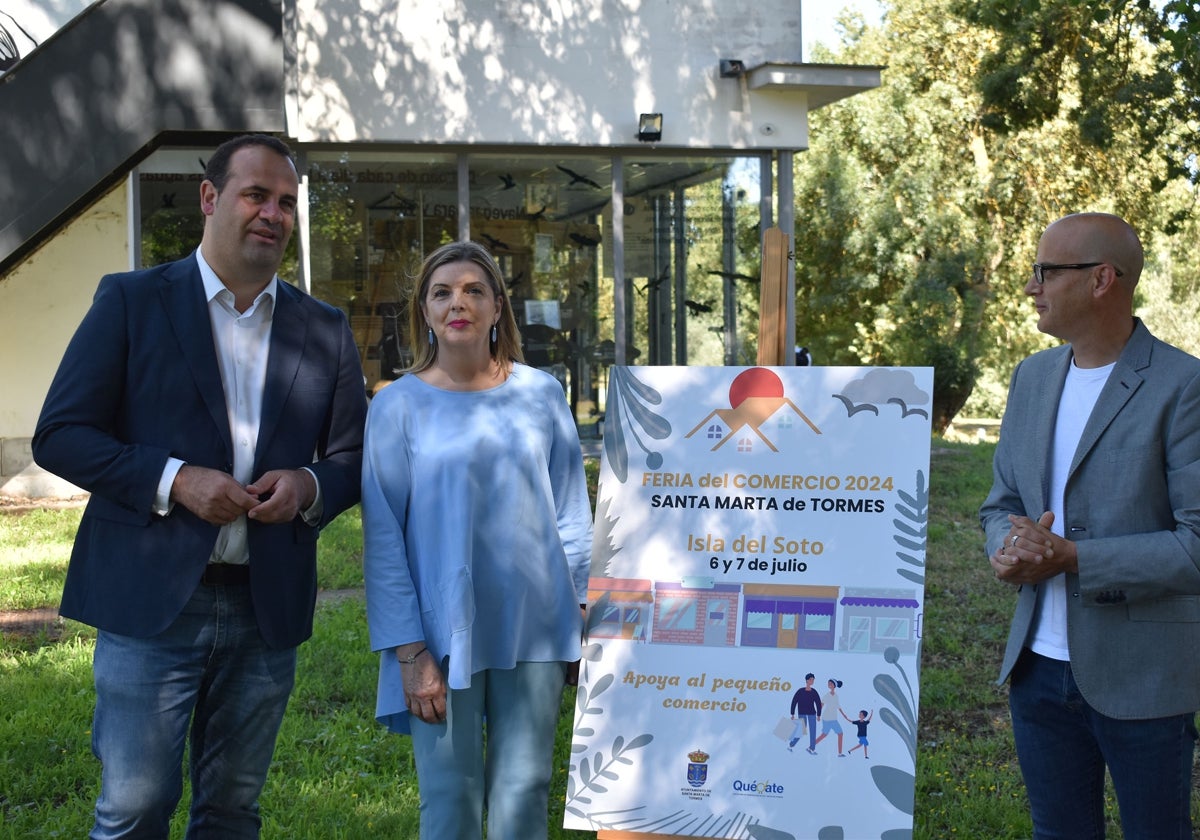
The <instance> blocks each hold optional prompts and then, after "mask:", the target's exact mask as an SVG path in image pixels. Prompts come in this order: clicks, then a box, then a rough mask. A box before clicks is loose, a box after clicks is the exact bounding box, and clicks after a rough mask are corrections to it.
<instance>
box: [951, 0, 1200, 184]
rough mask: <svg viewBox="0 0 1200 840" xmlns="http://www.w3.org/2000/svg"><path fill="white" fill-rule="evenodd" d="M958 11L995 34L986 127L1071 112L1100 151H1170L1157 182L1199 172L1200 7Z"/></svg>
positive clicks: (984, 6) (1014, 3) (1108, 0)
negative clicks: (1123, 147) (1121, 145)
mask: <svg viewBox="0 0 1200 840" xmlns="http://www.w3.org/2000/svg"><path fill="white" fill-rule="evenodd" d="M956 11H957V12H958V13H959V14H960V15H962V17H963V18H964V19H965V20H967V21H969V22H971V23H972V24H975V25H978V26H981V27H984V28H986V29H988V30H989V31H991V32H992V33H994V36H995V38H994V40H993V43H992V44H991V46H990V48H989V50H988V52H987V53H986V54H985V56H984V58H983V62H982V67H981V72H980V74H979V78H978V83H979V89H980V91H981V93H982V96H983V120H984V123H985V124H986V125H987V126H988V127H989V128H991V129H993V130H996V131H999V132H1011V131H1021V130H1023V129H1028V128H1035V127H1037V126H1038V125H1040V124H1042V123H1044V122H1046V121H1048V120H1051V119H1054V118H1056V117H1058V116H1060V115H1065V116H1066V117H1067V118H1068V119H1069V120H1070V121H1071V122H1073V123H1074V124H1075V126H1076V127H1077V128H1078V130H1079V133H1080V136H1081V138H1082V139H1083V140H1084V141H1085V142H1086V143H1089V144H1090V145H1092V146H1094V147H1095V148H1096V149H1098V150H1101V151H1107V150H1109V149H1111V148H1112V147H1113V144H1114V143H1115V142H1117V140H1118V138H1120V137H1123V136H1132V137H1134V138H1136V140H1137V142H1138V143H1139V144H1140V147H1141V148H1142V150H1143V151H1145V152H1150V151H1153V150H1156V149H1159V148H1165V149H1167V150H1168V151H1169V154H1168V156H1167V158H1166V164H1167V165H1166V172H1165V174H1164V176H1163V177H1162V178H1161V180H1159V182H1158V186H1160V187H1161V186H1162V185H1164V184H1165V183H1166V182H1167V181H1168V180H1169V179H1170V178H1173V177H1178V176H1184V177H1188V178H1190V179H1191V180H1192V181H1196V180H1197V178H1198V177H1200V171H1198V170H1197V168H1196V166H1195V160H1194V156H1195V153H1196V128H1195V121H1196V119H1197V117H1198V116H1200V61H1198V60H1197V59H1198V58H1200V56H1198V52H1200V5H1197V4H1196V3H1192V2H1185V0H1169V1H1168V2H1161V0H1159V2H1152V0H1135V2H1127V0H983V2H976V0H971V2H966V0H960V2H959V3H958V4H957V6H956ZM1070 79H1077V80H1078V84H1077V86H1072V85H1070V84H1065V83H1064V82H1066V81H1067V80H1070Z"/></svg>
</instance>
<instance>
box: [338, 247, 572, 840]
mask: <svg viewBox="0 0 1200 840" xmlns="http://www.w3.org/2000/svg"><path fill="white" fill-rule="evenodd" d="M409 309H410V317H409V320H410V325H411V331H410V334H411V335H412V336H413V342H412V343H413V345H414V347H413V350H414V359H415V360H414V363H413V365H412V367H411V368H409V369H408V370H407V371H406V374H407V375H405V376H403V377H401V378H400V379H399V380H398V381H396V382H395V383H393V384H392V385H389V386H388V387H387V388H385V389H383V390H382V391H380V392H379V394H378V395H377V396H376V397H375V398H374V400H373V401H372V403H371V408H370V412H369V415H368V419H367V432H366V441H365V445H364V459H363V501H362V507H363V531H364V567H365V575H366V590H367V621H368V625H369V628H370V635H371V647H372V649H374V650H377V651H380V653H381V656H380V669H379V689H378V700H377V705H376V717H377V718H378V719H379V720H380V721H381V722H382V723H385V724H386V725H387V726H388V727H389V728H390V729H391V730H392V731H394V732H401V733H409V734H411V735H412V739H413V752H414V755H415V758H416V765H417V779H418V782H419V785H420V793H421V838H422V839H423V840H455V838H464V840H465V839H466V838H473V839H477V838H480V837H482V833H483V829H482V826H483V820H484V816H483V814H484V807H485V803H486V809H487V826H488V836H489V837H493V838H520V840H526V838H537V837H545V836H546V831H547V800H548V796H549V786H550V775H551V769H552V766H553V748H554V735H555V729H556V725H557V720H558V712H559V703H560V701H561V697H562V690H563V685H564V682H565V681H566V680H567V679H573V674H574V665H573V663H577V661H578V659H579V653H580V633H581V630H582V625H583V621H582V614H581V605H583V604H585V603H586V601H587V582H588V561H589V557H590V552H591V543H592V524H591V512H590V508H589V504H588V496H587V486H586V482H585V479H584V473H583V459H582V456H581V453H580V448H579V438H578V434H577V432H576V430H575V423H574V420H573V418H572V417H571V412H570V410H569V408H568V406H567V402H566V398H565V396H564V394H563V390H562V387H561V386H560V385H559V383H558V382H557V380H555V379H554V378H553V377H551V376H550V375H548V374H546V373H544V372H542V371H539V370H537V369H535V368H531V367H528V366H526V365H524V364H523V363H522V355H521V345H520V338H519V336H518V333H517V325H516V321H515V319H514V318H513V314H512V309H511V308H510V305H509V300H508V295H507V292H506V290H505V288H504V282H503V278H502V277H501V274H500V270H499V268H498V267H497V266H496V263H495V261H494V260H493V259H492V257H491V255H490V254H488V252H487V251H486V250H484V248H483V247H481V246H480V245H477V244H476V243H474V242H456V243H451V244H449V245H445V246H443V247H441V248H439V249H438V250H436V251H434V252H433V253H432V254H430V255H429V256H428V258H427V259H426V260H425V263H424V264H423V265H422V267H421V272H420V275H419V277H418V282H417V284H416V289H415V290H414V295H413V299H412V301H411V302H410V307H409ZM485 720H486V732H487V750H486V753H485V750H484V747H483V745H484V730H485V725H484V721H485Z"/></svg>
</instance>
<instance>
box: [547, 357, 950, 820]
mask: <svg viewBox="0 0 1200 840" xmlns="http://www.w3.org/2000/svg"><path fill="white" fill-rule="evenodd" d="M932 399H933V371H932V369H931V368H862V367H772V368H766V367H750V368H738V367H713V368H700V367H614V368H612V369H611V371H610V377H609V383H608V399H607V414H606V416H605V421H604V422H605V426H604V450H603V457H602V463H601V469H600V480H599V488H598V494H597V502H596V522H595V542H594V545H593V552H592V571H591V575H592V578H591V582H590V589H589V593H588V602H589V603H588V619H587V630H586V637H585V640H584V653H583V662H582V666H581V670H580V682H579V687H578V693H577V702H576V709H575V724H574V735H573V741H572V753H571V764H570V770H569V777H568V787H567V799H566V817H565V820H564V826H565V827H567V828H574V829H584V830H591V831H601V832H604V831H611V832H644V833H654V834H665V835H676V836H681V837H720V838H754V840H786V838H799V837H821V838H842V837H854V838H865V837H880V838H888V840H898V838H902V837H910V836H911V834H912V811H913V795H914V782H915V777H914V773H915V767H916V749H917V723H916V721H917V708H918V698H919V690H918V688H919V686H918V670H919V669H918V662H919V657H920V650H921V637H922V633H923V626H922V618H923V603H924V581H925V539H926V524H927V521H928V506H929V447H930V435H931V425H930V409H931V407H932ZM601 836H604V835H603V834H601Z"/></svg>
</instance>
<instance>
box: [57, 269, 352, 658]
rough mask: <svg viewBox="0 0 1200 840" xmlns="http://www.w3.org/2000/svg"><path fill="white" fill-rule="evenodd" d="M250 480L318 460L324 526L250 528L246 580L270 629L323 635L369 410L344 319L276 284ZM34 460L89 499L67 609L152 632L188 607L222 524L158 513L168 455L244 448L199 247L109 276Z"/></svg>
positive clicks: (314, 466) (223, 458)
mask: <svg viewBox="0 0 1200 840" xmlns="http://www.w3.org/2000/svg"><path fill="white" fill-rule="evenodd" d="M278 288H279V293H278V297H277V300H276V301H275V307H274V316H273V319H274V320H273V324H272V328H271V343H270V355H269V358H268V361H267V374H266V385H265V392H264V394H263V405H262V422H261V425H260V431H259V437H258V443H257V449H256V454H255V465H254V472H253V477H254V478H255V479H257V478H258V477H259V476H260V475H262V474H263V473H265V472H267V471H268V470H273V469H296V468H298V467H304V466H307V467H309V468H310V469H311V470H312V471H313V472H314V473H315V474H316V476H317V479H318V480H319V481H320V484H321V492H322V495H323V498H324V512H323V515H322V521H321V522H320V523H318V525H317V527H312V526H309V525H308V524H306V523H305V522H304V521H303V520H302V519H301V518H300V517H299V516H297V517H296V519H295V520H293V521H292V522H289V523H281V524H273V525H268V524H263V523H260V522H254V521H249V522H248V528H249V531H248V542H249V548H250V586H251V591H252V597H253V601H254V610H255V615H256V617H257V620H258V625H259V628H260V629H261V631H262V635H263V638H264V639H265V640H266V641H267V643H268V644H269V645H271V646H272V647H291V646H295V645H297V644H299V643H300V642H302V641H304V640H305V639H307V638H308V637H309V636H310V635H311V634H312V616H313V605H314V602H315V599H316V589H317V583H316V580H317V578H316V545H317V535H318V533H319V530H320V528H321V527H323V526H324V525H325V524H327V523H328V522H329V521H330V520H332V519H333V518H334V517H335V516H337V515H338V514H339V513H341V512H342V511H344V510H345V509H346V508H348V507H350V506H351V505H353V504H355V503H356V502H357V501H358V498H359V492H360V475H361V470H362V436H363V424H364V419H365V416H366V395H365V392H364V388H363V379H362V369H361V366H360V362H359V356H358V352H357V349H356V347H355V344H354V339H353V336H352V335H351V333H350V328H349V325H348V324H347V322H346V318H345V316H344V315H343V314H342V312H340V311H339V310H337V309H335V308H333V307H331V306H329V305H327V304H324V303H322V302H320V301H317V300H315V299H314V298H312V297H311V296H309V295H306V294H304V293H303V292H301V291H299V290H298V289H296V288H294V287H292V286H289V285H288V284H286V283H282V282H281V283H279V284H278ZM33 454H34V458H35V459H36V461H37V462H38V463H39V464H40V465H41V466H43V467H44V468H46V469H47V470H49V471H51V472H53V473H55V474H57V475H60V476H62V477H63V478H65V479H67V480H68V481H70V482H72V483H73V484H76V485H77V486H79V487H82V488H83V489H85V490H87V491H88V492H89V493H91V499H90V500H89V502H88V505H87V509H86V510H85V511H84V514H83V519H82V521H81V522H80V525H79V532H78V534H77V535H76V538H75V546H74V549H73V551H72V554H71V563H70V567H69V569H68V571H67V581H66V586H65V588H64V590H63V597H62V604H61V607H60V611H61V613H62V614H63V615H64V616H66V617H68V618H73V619H76V620H78V621H82V622H84V623H86V624H91V625H93V626H95V627H98V628H100V629H102V630H107V631H110V632H114V633H120V634H123V635H129V636H138V637H148V636H153V635H155V634H156V633H159V632H161V631H162V630H164V629H165V628H166V627H167V626H168V625H169V624H170V623H171V622H172V621H173V620H174V619H175V618H176V617H177V616H178V615H179V613H180V611H181V610H182V609H183V606H184V604H186V603H187V601H188V599H189V598H190V597H191V595H192V593H193V592H194V591H195V589H196V586H197V585H199V580H200V576H201V575H202V573H203V571H204V568H205V564H206V563H207V562H208V559H209V555H210V554H211V552H212V549H213V546H214V544H215V542H216V538H217V533H218V530H219V529H218V528H217V526H215V525H211V524H209V523H207V522H205V521H203V520H202V519H200V518H199V517H197V516H196V515H194V514H193V513H191V512H190V511H188V510H187V509H185V508H184V507H183V506H182V505H175V506H174V508H173V510H172V511H171V513H170V514H169V515H167V516H159V515H157V514H155V513H154V512H153V511H152V509H151V508H152V505H153V503H154V496H155V492H156V489H157V487H158V482H159V480H160V478H161V476H162V471H163V468H164V466H165V465H166V463H167V458H168V457H172V456H173V457H175V458H179V459H181V460H183V461H186V462H187V463H189V464H192V465H195V466H201V467H211V468H213V469H218V470H223V471H225V472H232V469H233V443H232V440H231V436H230V431H229V421H228V418H227V413H226V408H225V396H224V392H223V391H222V389H221V374H220V371H219V368H218V365H217V356H216V350H215V348H214V346H213V336H212V327H211V325H210V320H209V315H208V306H207V303H206V302H205V298H204V286H203V281H202V280H201V277H200V269H199V266H198V264H197V262H196V258H195V255H194V254H193V255H192V256H190V257H187V258H185V259H183V260H180V261H178V262H175V263H168V264H165V265H161V266H157V267H155V268H150V269H146V270H143V271H134V272H128V273H122V274H110V275H107V276H105V277H104V278H102V279H101V281H100V285H99V288H98V289H97V291H96V295H95V298H94V300H93V302H92V306H91V309H90V310H89V311H88V313H87V314H86V315H85V316H84V319H83V322H82V323H81V324H80V326H79V328H78V330H77V331H76V333H75V335H74V337H73V338H72V339H71V342H70V344H69V345H68V347H67V351H66V353H65V355H64V356H63V359H62V362H61V364H60V366H59V369H58V373H57V374H56V375H55V377H54V381H53V383H52V384H51V386H50V391H49V393H48V395H47V397H46V402H45V405H44V406H43V408H42V414H41V417H40V418H39V419H38V424H37V429H36V431H35V433H34V438H33Z"/></svg>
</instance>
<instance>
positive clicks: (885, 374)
mask: <svg viewBox="0 0 1200 840" xmlns="http://www.w3.org/2000/svg"><path fill="white" fill-rule="evenodd" d="M833 396H834V398H836V399H838V400H841V402H842V404H843V405H844V406H845V407H846V416H848V417H853V416H854V415H856V414H858V413H859V412H863V411H869V412H870V413H872V414H874V415H877V416H878V414H879V407H880V406H884V405H897V406H899V407H900V416H901V417H902V418H904V417H910V416H913V415H916V416H917V417H921V418H923V419H926V420H928V419H929V412H928V411H926V410H925V409H923V408H919V407H917V406H923V405H929V404H930V403H931V397H930V395H929V394H928V393H927V392H926V391H925V390H924V389H922V388H921V387H920V386H918V385H917V382H916V379H915V378H914V377H913V374H912V372H911V371H908V370H889V369H887V368H874V369H872V370H870V371H867V373H866V374H864V375H863V376H861V377H860V378H858V379H855V380H852V381H850V382H848V383H846V387H845V388H843V389H842V392H841V393H840V394H834V395H833Z"/></svg>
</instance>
